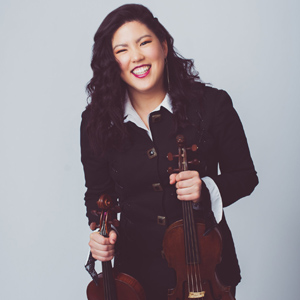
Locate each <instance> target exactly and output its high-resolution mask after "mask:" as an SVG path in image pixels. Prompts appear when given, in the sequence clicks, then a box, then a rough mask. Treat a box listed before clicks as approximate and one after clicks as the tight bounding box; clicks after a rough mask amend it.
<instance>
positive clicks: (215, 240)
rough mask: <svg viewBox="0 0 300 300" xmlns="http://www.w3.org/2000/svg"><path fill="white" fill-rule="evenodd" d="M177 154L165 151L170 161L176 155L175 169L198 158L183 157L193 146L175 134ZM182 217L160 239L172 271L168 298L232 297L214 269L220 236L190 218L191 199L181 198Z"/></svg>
mask: <svg viewBox="0 0 300 300" xmlns="http://www.w3.org/2000/svg"><path fill="white" fill-rule="evenodd" d="M176 140H177V145H178V154H177V155H173V154H172V153H169V154H168V159H169V160H170V161H171V160H173V158H174V157H178V169H176V170H173V169H171V168H169V170H168V172H169V173H173V172H177V171H178V172H182V171H186V170H188V164H190V163H193V164H196V163H199V161H196V160H194V161H191V162H188V160H187V150H192V151H196V150H197V146H196V145H193V146H192V147H191V148H185V145H184V142H185V141H184V137H183V136H182V135H178V136H177V137H176ZM182 209H183V219H182V220H179V221H176V222H175V223H173V224H171V225H170V226H169V227H168V228H167V230H166V233H165V236H164V240H163V252H164V256H165V258H166V260H167V262H168V265H169V267H170V268H173V269H174V270H175V271H176V276H177V284H176V287H175V288H173V289H170V290H169V291H168V300H188V299H201V300H235V298H234V297H233V296H232V294H231V292H230V286H224V285H222V283H221V282H220V280H219V279H218V276H217V274H216V272H215V269H216V266H217V264H219V263H220V262H221V253H222V238H221V234H220V232H219V230H218V229H217V228H216V227H214V228H211V229H210V230H209V231H207V230H206V226H205V222H204V220H201V219H199V220H198V219H197V220H195V218H194V213H193V202H192V201H182Z"/></svg>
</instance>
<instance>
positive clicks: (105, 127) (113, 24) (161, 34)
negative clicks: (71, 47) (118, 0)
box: [86, 4, 200, 150]
mask: <svg viewBox="0 0 300 300" xmlns="http://www.w3.org/2000/svg"><path fill="white" fill-rule="evenodd" d="M131 21H138V22H140V23H142V24H144V25H146V26H147V27H148V28H149V29H150V30H151V31H152V32H153V33H154V34H155V35H156V36H157V38H158V39H159V41H160V42H161V43H162V42H164V41H167V45H168V54H167V61H168V68H169V86H168V82H167V75H166V70H165V72H164V73H165V74H164V84H165V87H166V90H169V91H168V93H169V95H170V98H171V101H172V107H173V113H174V116H175V119H176V124H177V125H183V124H184V123H185V122H186V112H185V105H186V102H187V100H188V99H189V97H190V96H191V93H192V91H193V89H191V86H192V84H193V83H194V82H195V81H200V78H199V75H198V72H197V71H196V70H195V68H194V61H193V60H191V59H185V58H183V57H182V56H181V55H180V54H178V53H177V52H176V50H175V48H174V39H173V38H172V36H171V35H170V34H169V32H168V31H167V30H166V29H165V28H164V26H163V25H162V24H161V23H160V22H159V21H158V19H157V18H154V16H153V14H152V13H151V12H150V11H149V9H147V8H146V7H145V6H143V5H139V4H126V5H122V6H120V7H119V8H117V9H115V10H113V11H112V12H111V13H109V14H108V15H107V16H106V18H105V19H104V20H103V22H102V23H101V25H100V27H99V28H98V30H97V32H96V34H95V37H94V46H93V55H92V61H91V68H92V70H93V77H92V79H91V80H90V82H89V83H88V84H87V87H86V90H87V93H88V99H89V103H88V106H87V110H90V120H89V124H88V128H87V130H88V134H89V137H90V140H91V141H93V142H92V146H93V148H94V150H95V149H102V150H106V149H107V148H110V147H118V146H119V144H120V143H121V142H122V141H123V139H124V138H126V137H127V135H128V134H127V131H126V126H125V124H124V102H125V95H126V83H125V82H124V81H123V80H122V79H121V76H120V67H119V64H118V62H117V61H116V59H115V57H114V54H113V50H112V44H111V41H112V37H113V35H114V33H115V32H116V31H117V30H118V28H120V27H121V26H122V25H123V24H125V23H127V22H131ZM177 125H176V126H177Z"/></svg>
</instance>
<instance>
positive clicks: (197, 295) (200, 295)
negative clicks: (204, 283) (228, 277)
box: [189, 291, 205, 299]
mask: <svg viewBox="0 0 300 300" xmlns="http://www.w3.org/2000/svg"><path fill="white" fill-rule="evenodd" d="M204 295H205V291H203V292H189V299H197V298H203V297H204Z"/></svg>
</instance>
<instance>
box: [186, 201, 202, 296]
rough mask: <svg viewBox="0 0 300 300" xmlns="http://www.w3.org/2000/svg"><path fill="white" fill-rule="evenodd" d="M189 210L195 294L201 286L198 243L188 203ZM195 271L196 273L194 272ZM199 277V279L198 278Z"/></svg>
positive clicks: (190, 207) (190, 206)
mask: <svg viewBox="0 0 300 300" xmlns="http://www.w3.org/2000/svg"><path fill="white" fill-rule="evenodd" d="M189 204H190V205H189V210H190V213H189V215H190V218H191V220H190V222H191V224H190V228H191V235H192V238H191V239H192V249H193V272H194V277H195V285H196V288H195V290H194V291H195V292H199V288H200V291H202V286H201V274H200V269H199V250H198V242H197V235H196V227H195V221H194V215H193V208H192V202H190V203H189ZM196 270H197V271H196ZM198 276H199V278H198Z"/></svg>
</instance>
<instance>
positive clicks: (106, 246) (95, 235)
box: [89, 223, 117, 261]
mask: <svg viewBox="0 0 300 300" xmlns="http://www.w3.org/2000/svg"><path fill="white" fill-rule="evenodd" d="M90 228H91V229H92V230H94V229H95V228H96V224H95V223H92V224H91V225H90ZM116 241H117V234H116V232H115V231H114V230H112V231H111V232H110V233H109V237H104V236H102V235H101V234H99V232H92V233H91V234H90V241H89V246H90V248H91V253H92V256H93V257H94V258H95V259H97V260H100V261H110V260H112V259H113V257H114V254H115V243H116Z"/></svg>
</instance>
